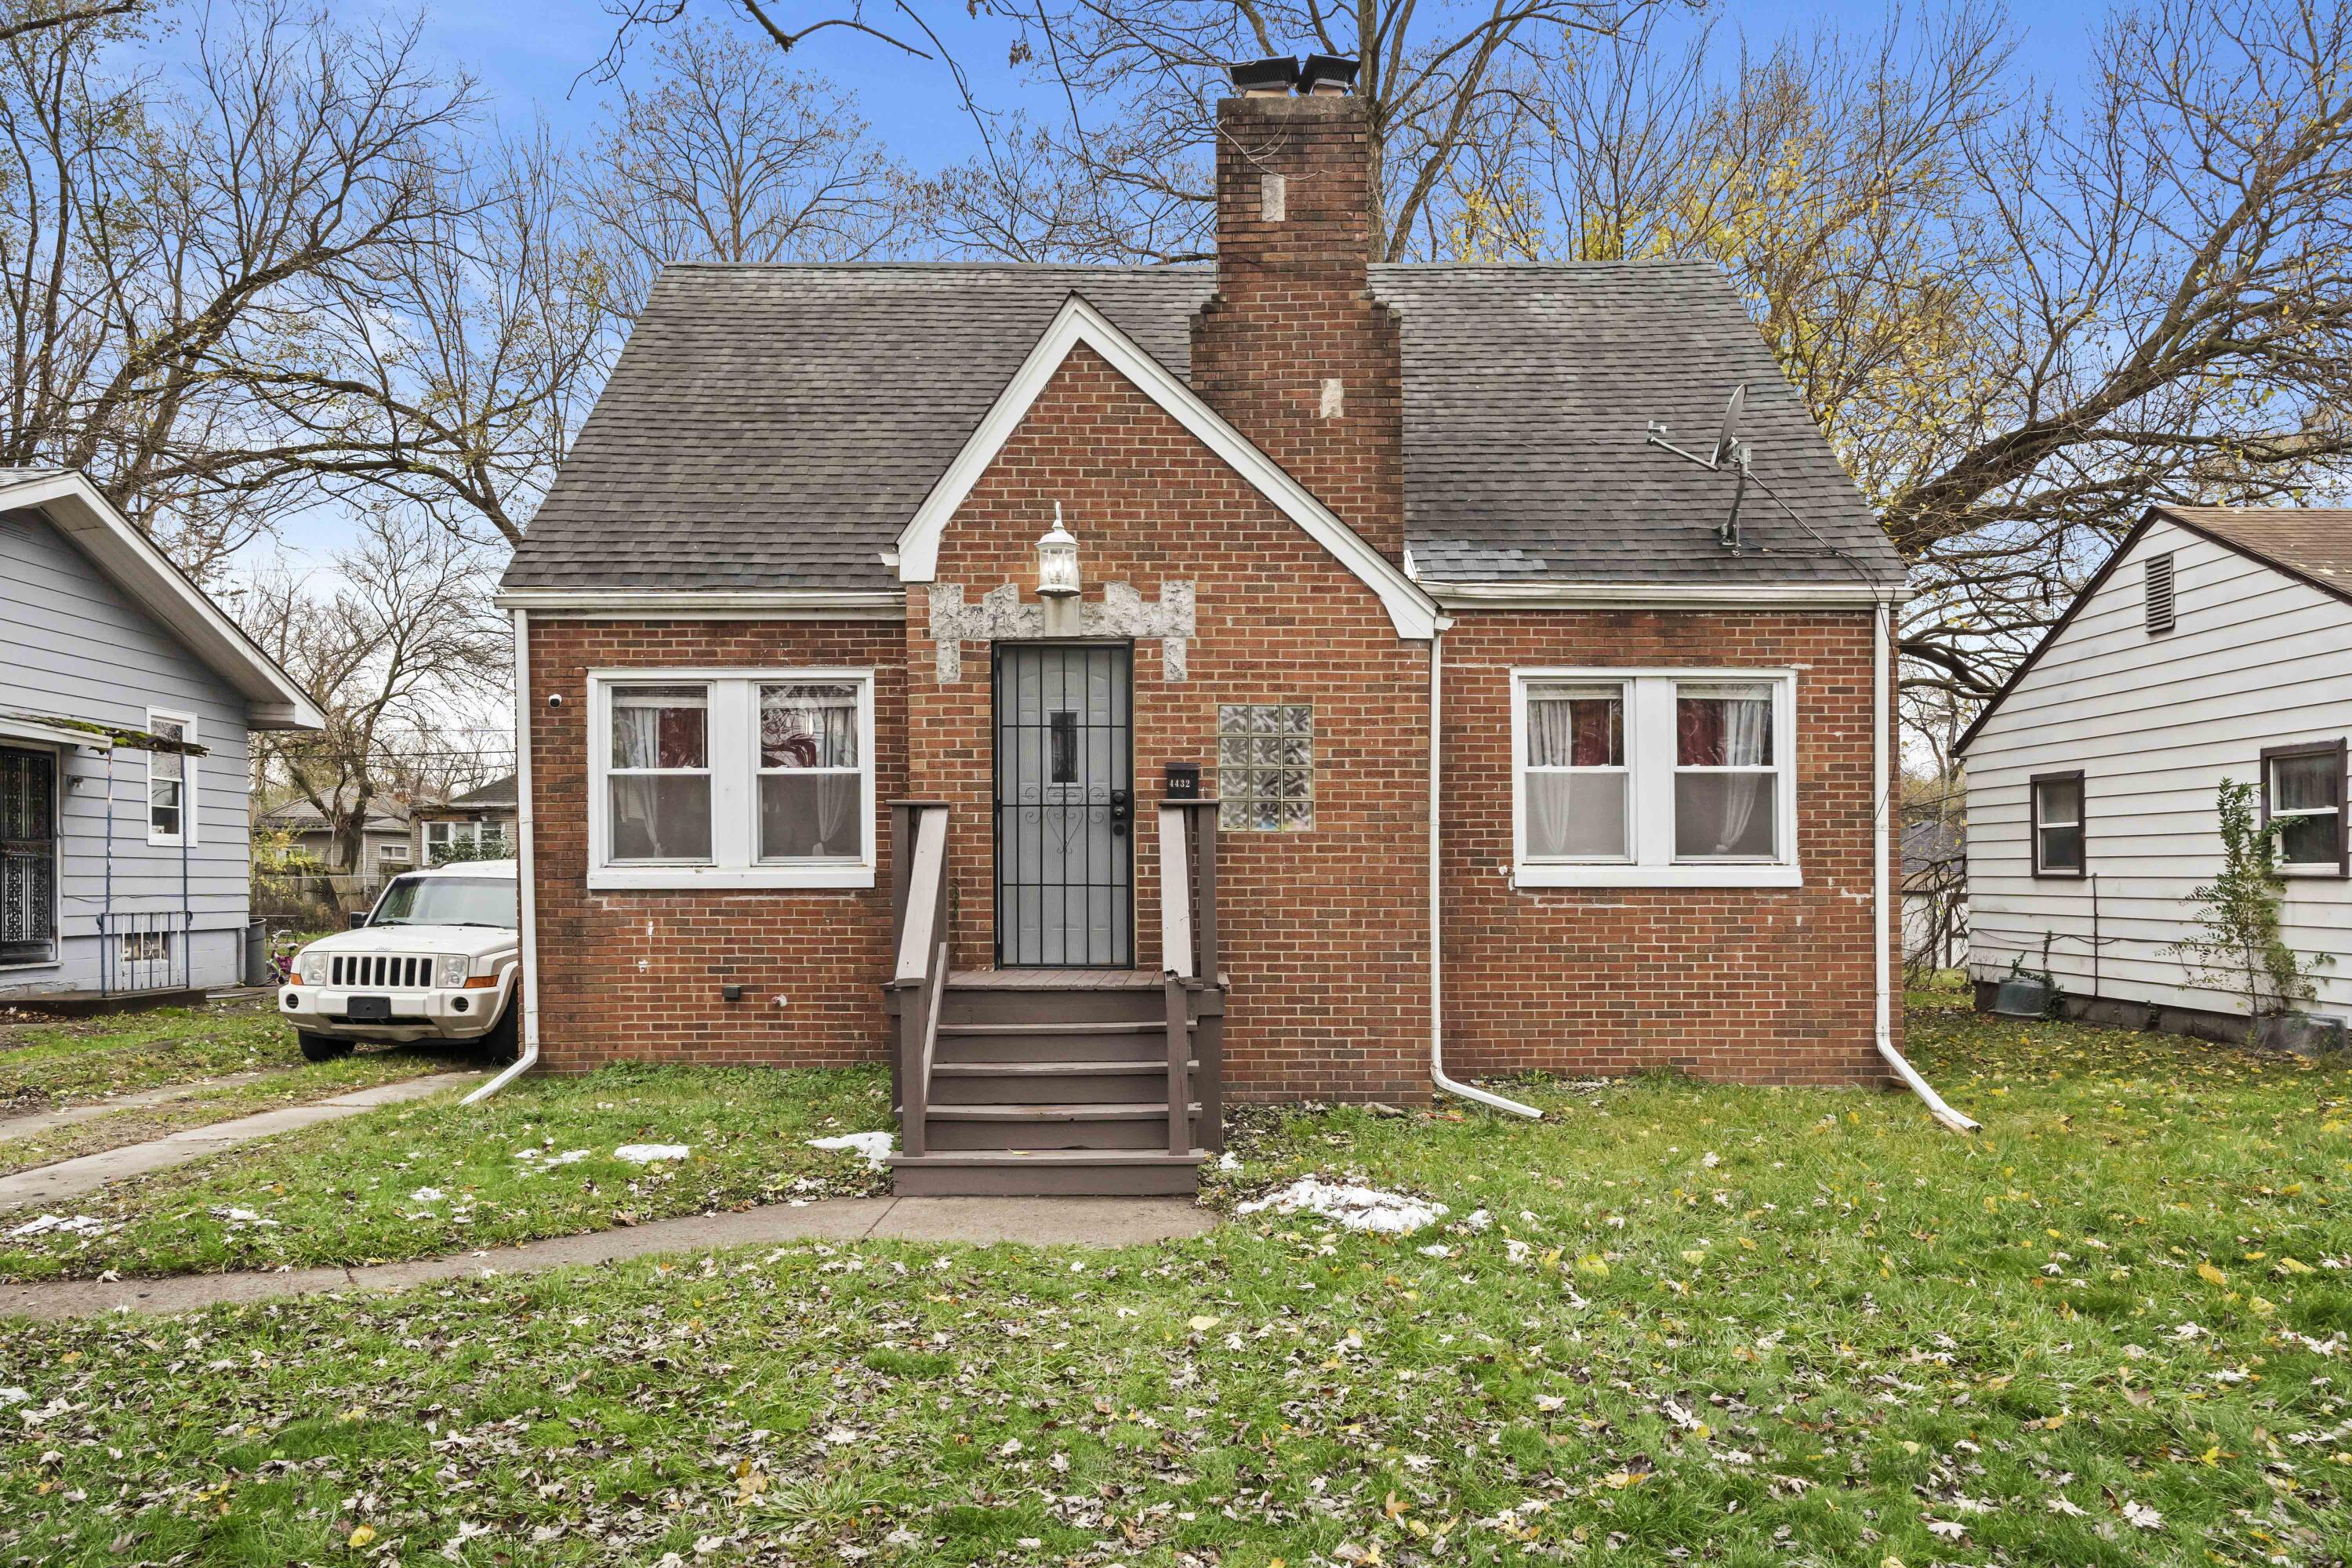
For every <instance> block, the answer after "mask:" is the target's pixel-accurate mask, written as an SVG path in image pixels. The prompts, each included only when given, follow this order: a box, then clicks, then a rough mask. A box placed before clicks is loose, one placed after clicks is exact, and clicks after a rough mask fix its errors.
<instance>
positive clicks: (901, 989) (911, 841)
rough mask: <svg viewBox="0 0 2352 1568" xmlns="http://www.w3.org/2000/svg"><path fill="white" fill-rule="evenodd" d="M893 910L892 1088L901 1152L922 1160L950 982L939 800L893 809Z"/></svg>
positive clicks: (944, 835) (944, 833)
mask: <svg viewBox="0 0 2352 1568" xmlns="http://www.w3.org/2000/svg"><path fill="white" fill-rule="evenodd" d="M890 816H891V821H890V843H891V847H892V851H893V855H892V861H891V865H892V873H891V879H892V884H893V887H892V891H893V894H894V897H893V900H892V904H891V908H892V910H893V924H894V925H895V926H896V928H897V930H896V931H895V933H894V934H895V936H896V939H897V947H896V953H897V957H896V961H895V969H894V971H893V973H892V975H891V985H892V987H893V989H895V990H896V991H897V992H898V995H899V1005H898V1049H897V1050H896V1051H894V1052H893V1053H892V1061H891V1066H892V1068H893V1071H892V1073H891V1077H892V1079H894V1080H895V1081H894V1083H893V1084H892V1088H893V1089H895V1090H896V1099H897V1100H898V1129H899V1131H898V1147H899V1148H900V1150H901V1151H903V1152H905V1153H907V1154H909V1155H913V1156H917V1157H919V1156H920V1155H921V1154H922V1152H923V1149H924V1143H925V1125H924V1124H925V1121H926V1120H927V1118H928V1113H929V1107H930V1096H931V1064H932V1059H933V1058H934V1057H935V1056H936V1055H937V1053H938V1050H939V1038H940V993H941V991H942V990H943V989H944V988H945V986H946V985H947V980H948V959H949V950H950V931H949V927H948V915H949V906H948V808H947V806H946V805H944V804H943V803H941V802H939V801H927V800H902V801H893V802H891V804H890Z"/></svg>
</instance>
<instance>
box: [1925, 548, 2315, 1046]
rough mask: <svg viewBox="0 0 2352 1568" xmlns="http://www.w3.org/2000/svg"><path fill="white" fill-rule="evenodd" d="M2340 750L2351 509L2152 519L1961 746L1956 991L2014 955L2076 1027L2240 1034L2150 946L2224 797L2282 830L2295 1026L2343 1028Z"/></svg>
mask: <svg viewBox="0 0 2352 1568" xmlns="http://www.w3.org/2000/svg"><path fill="white" fill-rule="evenodd" d="M2347 737H2352V510H2317V509H2309V510H2232V509H2221V508H2208V507H2156V508H2152V509H2151V510H2149V511H2148V513H2147V516H2146V517H2144V518H2143V519H2142V520H2141V521H2140V522H2139V523H2138V525H2137V526H2136V527H2135V528H2134V529H2133V530H2132V531H2131V532H2130V533H2129V534H2127V535H2126V536H2125V538H2124V541H2123V542H2122V544H2121V545H2120V546H2118V547H2117V549H2116V552H2115V554H2114V555H2113V556H2112V557H2111V558H2110V559H2109V560H2108V562H2107V563H2106V564H2105V566H2103V567H2101V568H2100V569H2099V572H2098V574H2097V575H2096V576H2095V577H2093V578H2092V579H2091V581H2090V583H2089V584H2087V585H2085V586H2084V590H2083V592H2082V594H2081V595H2079V596H2077V597H2076V599H2075V601H2074V604H2073V605H2070V606H2068V608H2067V610H2066V613H2065V615H2064V616H2062V617H2060V619H2059V621H2058V624H2057V625H2056V626H2053V627H2052V628H2051V630H2050V634H2049V636H2047V637H2044V638H2043V639H2042V644H2041V646H2040V647H2037V648H2035V649H2034V651H2033V654H2032V657H2031V658H2028V659H2027V660H2026V661H2025V662H2024V663H2023V664H2022V665H2021V666H2020V667H2019V668H2018V670H2017V673H2016V674H2015V675H2014V676H2012V677H2011V679H2010V681H2009V684H2008V685H2007V686H2006V687H2004V688H2003V689H2002V690H2001V691H2000V694H1999V695H1998V696H1996V697H1995V698H1994V700H1992V702H1991V703H1990V704H1989V705H1988V706H1987V707H1986V709H1985V710H1984V711H1983V712H1982V713H1981V714H1979V715H1978V717H1977V721H1976V722H1975V723H1974V724H1973V725H1971V726H1970V727H1969V731H1968V732H1967V733H1966V734H1964V735H1963V736H1962V737H1961V739H1960V742H1959V745H1958V752H1960V753H1961V754H1963V755H1964V756H1965V757H1966V759H1967V764H1968V789H1969V794H1968V822H1969V836H1968V870H1969V874H1968V885H1969V900H1970V904H1971V907H1972V913H1973V929H1972V931H1971V933H1970V937H1969V968H1970V971H1971V973H1973V974H1974V976H1975V978H1976V979H1977V981H1978V982H1979V984H1980V985H1981V984H1986V983H1989V982H1992V981H1997V980H1999V979H2000V976H2001V975H2002V974H2003V973H2006V972H2007V970H2008V969H2009V967H2010V965H2011V963H2012V962H2013V961H2015V960H2017V959H2020V958H2022V960H2023V961H2024V964H2025V967H2026V968H2028V969H2031V970H2042V969H2044V968H2046V969H2047V971H2048V972H2049V973H2051V974H2052V975H2053V977H2054V978H2055V979H2056V980H2057V982H2058V984H2060V986H2061V987H2062V988H2063V990H2064V992H2065V993H2066V994H2067V998H2068V1004H2069V1006H2070V1009H2071V1010H2073V1011H2076V1012H2084V1011H2089V1012H2092V1013H2094V1014H2095V1015H2098V1016H2116V1015H2120V1016H2124V1017H2126V1018H2129V1019H2132V1020H2134V1021H2143V1022H2144V1021H2146V1020H2147V1018H2148V1017H2149V1016H2150V1015H2151V1012H2152V1011H2153V1012H2154V1013H2156V1014H2158V1015H2160V1016H2162V1021H2164V1022H2165V1023H2166V1024H2167V1026H2170V1027H2178V1028H2186V1029H2192V1030H2200V1031H2202V1032H2207V1033H2212V1034H2221V1035H2231V1036H2234V1035H2236V1034H2237V1033H2240V1032H2242V1027H2243V1016H2244V1013H2245V1005H2244V1003H2243V1001H2242V999H2241V998H2239V997H2236V996H2233V995H2231V994H2230V993H2229V992H2228V991H2227V990H2226V989H2222V988H2219V987H2217V986H2215V985H2214V984H2210V979H2209V980H2207V981H2206V982H2204V983H2200V977H2199V976H2196V975H2194V974H2193V973H2191V972H2190V971H2189V968H2188V966H2187V965H2185V964H2184V963H2182V961H2181V959H2180V958H2179V957H2178V956H2177V955H2174V954H2171V953H2168V952H2166V951H2165V950H2166V949H2167V947H2168V946H2169V945H2170V944H2171V943H2173V942H2178V941H2179V940H2180V939H2181V938H2182V937H2183V936H2186V935H2188V934H2189V931H2190V930H2191V928H2192V922H2193V921H2194V920H2195V910H2194V907H2193V900H2194V897H2195V893H2196V889H2198V887H2199V886H2200V885H2201V884H2203V883H2206V882H2208V881H2210V879H2212V877H2213V875H2214V874H2215V873H2216V872H2217V871H2218V870H2220V869H2221V833H2220V825H2219V817H2218V814H2217V811H2216V805H2215V797H2216V795H2217V793H2218V791H2219V788H2220V786H2221V782H2222V781H2223V780H2224V779H2235V780H2238V781H2240V782H2242V783H2244V784H2249V785H2251V786H2252V788H2253V790H2254V792H2255V798H2256V801H2257V802H2258V804H2259V807H2260V810H2261V811H2262V813H2263V817H2264V818H2265V819H2266V820H2269V821H2273V822H2278V821H2282V820H2284V823H2285V826H2284V831H2283V832H2282V833H2281V835H2280V838H2279V845H2280V849H2281V852H2282V854H2283V857H2284V861H2285V876H2286V893H2285V899H2284V937H2285V939H2286V941H2287V942H2288V944H2289V945H2290V946H2292V947H2294V949H2295V950H2296V951H2297V952H2301V953H2303V954H2305V956H2307V957H2310V956H2317V955H2321V954H2326V955H2329V956H2331V957H2333V959H2334V960H2335V962H2334V963H2333V964H2332V965H2331V966H2330V967H2327V968H2324V969H2322V970H2320V971H2319V973H2317V975H2316V976H2315V983H2316V989H2317V993H2318V994H2317V996H2316V998H2315V1002H2314V1003H2313V1004H2311V1005H2309V1007H2308V1009H2307V1010H2309V1011H2313V1012H2316V1013H2320V1014H2323V1015H2334V1016H2338V1017H2341V1016H2347V1015H2352V878H2347V871H2352V860H2347V843H2352V834H2347V817H2346V804H2345V803H2346V799H2347V785H2346V768H2345V754H2346V742H2347ZM2045 952H2046V953H2047V958H2046V961H2045V958H2044V954H2045Z"/></svg>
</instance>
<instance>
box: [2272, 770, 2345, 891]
mask: <svg viewBox="0 0 2352 1568" xmlns="http://www.w3.org/2000/svg"><path fill="white" fill-rule="evenodd" d="M2344 758H2345V747H2344V742H2343V740H2342V739H2340V738H2339V739H2336V740H2334V741H2319V742H2312V743H2310V744H2306V745H2298V746H2273V747H2272V748H2271V749H2270V750H2268V751H2266V752H2263V821H2264V822H2266V823H2273V824H2276V825H2277V826H2278V828H2279V834H2278V852H2279V864H2280V867H2281V868H2282V869H2284V870H2286V871H2288V872H2290V873H2293V874H2294V875H2296V876H2304V877H2310V876H2319V877H2342V876H2345V875H2346V874H2347V872H2352V861H2347V856H2346V849H2347V842H2352V840H2347V835H2346V832H2345V829H2346V827H2347V820H2346V815H2347V814H2346V809H2345V797H2346V791H2345V787H2344Z"/></svg>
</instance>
